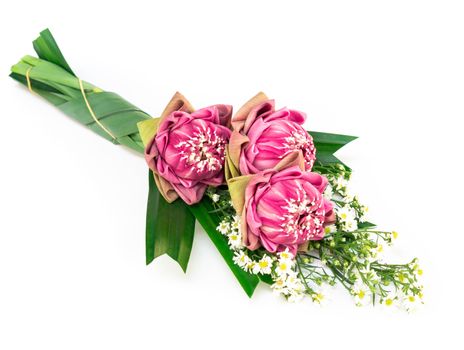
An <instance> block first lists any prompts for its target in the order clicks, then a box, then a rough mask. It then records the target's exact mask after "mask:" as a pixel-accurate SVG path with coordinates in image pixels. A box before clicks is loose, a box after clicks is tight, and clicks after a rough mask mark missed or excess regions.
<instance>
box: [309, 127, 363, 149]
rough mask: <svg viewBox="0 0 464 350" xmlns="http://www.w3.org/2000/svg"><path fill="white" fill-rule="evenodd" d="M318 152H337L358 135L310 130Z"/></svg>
mask: <svg viewBox="0 0 464 350" xmlns="http://www.w3.org/2000/svg"><path fill="white" fill-rule="evenodd" d="M308 132H309V134H310V135H311V136H312V138H313V141H314V146H316V150H317V151H318V152H327V153H332V154H333V153H335V152H336V151H338V150H339V149H340V148H342V147H343V146H345V145H346V144H348V143H350V142H351V141H353V140H356V139H357V137H356V136H349V135H341V134H330V133H326V132H317V131H308Z"/></svg>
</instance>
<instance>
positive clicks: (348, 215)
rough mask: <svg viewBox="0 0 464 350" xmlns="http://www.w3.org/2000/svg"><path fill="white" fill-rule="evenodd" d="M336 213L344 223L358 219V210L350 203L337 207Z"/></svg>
mask: <svg viewBox="0 0 464 350" xmlns="http://www.w3.org/2000/svg"><path fill="white" fill-rule="evenodd" d="M336 213H337V217H338V219H339V221H340V222H342V223H344V222H347V221H352V220H355V219H356V211H355V210H354V209H353V208H351V207H350V206H349V205H345V206H343V207H341V208H337V209H336Z"/></svg>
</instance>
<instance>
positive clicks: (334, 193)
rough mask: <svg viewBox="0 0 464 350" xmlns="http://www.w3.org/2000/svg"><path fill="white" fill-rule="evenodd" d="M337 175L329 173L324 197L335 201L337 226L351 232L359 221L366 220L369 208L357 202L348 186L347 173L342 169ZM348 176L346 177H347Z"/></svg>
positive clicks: (340, 168)
mask: <svg viewBox="0 0 464 350" xmlns="http://www.w3.org/2000/svg"><path fill="white" fill-rule="evenodd" d="M343 169H344V167H343V166H342V165H339V169H338V170H339V171H341V173H340V174H339V175H338V176H334V175H329V176H327V179H328V180H329V185H328V186H327V187H326V189H325V191H324V197H325V198H326V199H328V200H333V201H334V202H335V203H336V207H335V212H336V214H337V222H338V225H339V228H340V229H341V230H343V231H345V232H353V231H356V230H357V229H358V225H359V223H362V222H366V221H367V220H366V218H367V213H368V211H369V208H368V207H367V206H365V205H362V204H360V203H359V200H358V198H357V196H354V195H353V194H351V192H350V190H349V188H348V181H349V175H346V173H345V172H344V171H343ZM347 176H348V178H347Z"/></svg>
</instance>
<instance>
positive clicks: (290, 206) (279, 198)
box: [242, 165, 335, 254]
mask: <svg viewBox="0 0 464 350" xmlns="http://www.w3.org/2000/svg"><path fill="white" fill-rule="evenodd" d="M326 186H327V179H326V178H325V177H324V176H321V175H319V174H316V173H311V172H305V171H302V170H301V167H299V166H298V165H293V166H290V167H288V168H286V169H284V170H281V171H277V170H268V171H265V172H262V173H259V174H257V175H254V176H253V177H252V179H251V180H250V182H249V183H248V185H247V187H246V190H245V203H244V209H243V213H242V233H243V236H244V244H245V245H246V246H247V248H248V249H251V250H255V249H257V248H259V247H260V246H263V247H264V248H265V249H266V250H267V251H269V252H271V253H275V252H276V251H283V250H285V249H286V248H288V249H289V251H290V252H291V253H293V254H296V252H297V250H298V248H299V247H302V246H304V245H305V244H306V243H307V242H308V241H309V240H320V239H322V238H323V236H324V226H325V225H329V224H332V223H333V222H334V221H335V213H334V211H333V204H332V203H331V202H330V201H328V200H326V199H325V198H324V197H323V196H322V193H323V191H324V189H325V187H326Z"/></svg>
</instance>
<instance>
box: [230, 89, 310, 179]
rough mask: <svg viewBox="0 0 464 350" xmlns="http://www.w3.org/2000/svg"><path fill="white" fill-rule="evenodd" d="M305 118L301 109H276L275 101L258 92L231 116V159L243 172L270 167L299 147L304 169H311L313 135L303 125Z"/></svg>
mask: <svg viewBox="0 0 464 350" xmlns="http://www.w3.org/2000/svg"><path fill="white" fill-rule="evenodd" d="M262 100H264V102H262ZM305 119H306V115H305V114H304V113H302V112H298V111H295V110H291V109H288V108H282V109H280V110H278V111H275V108H274V101H273V100H267V97H265V95H264V94H258V95H257V96H255V97H254V98H253V99H252V100H250V101H249V102H248V103H247V104H246V105H245V106H244V107H243V108H242V109H241V110H240V111H239V112H238V113H237V115H236V116H234V118H233V119H232V125H233V128H234V131H233V133H232V136H231V139H230V145H229V153H230V155H231V160H232V162H233V163H234V164H235V166H236V167H237V168H238V169H239V170H240V172H241V173H242V174H244V175H247V174H256V173H258V172H260V171H263V170H267V169H272V168H273V167H274V166H275V165H276V164H277V163H279V162H280V161H281V160H282V159H283V158H284V157H285V156H287V155H288V154H290V153H292V152H294V151H295V150H300V151H301V152H302V155H303V158H304V161H305V170H307V171H310V170H311V169H312V166H313V164H314V161H315V159H316V154H315V153H316V150H315V147H314V143H313V139H312V137H311V136H310V135H309V134H308V132H307V131H306V130H305V129H304V128H303V123H304V121H305Z"/></svg>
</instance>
